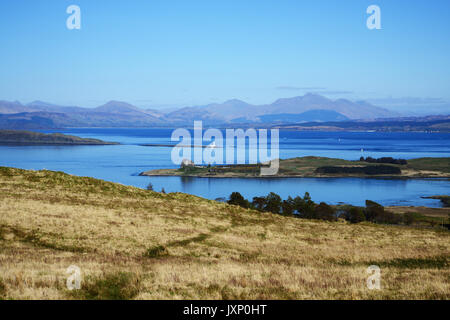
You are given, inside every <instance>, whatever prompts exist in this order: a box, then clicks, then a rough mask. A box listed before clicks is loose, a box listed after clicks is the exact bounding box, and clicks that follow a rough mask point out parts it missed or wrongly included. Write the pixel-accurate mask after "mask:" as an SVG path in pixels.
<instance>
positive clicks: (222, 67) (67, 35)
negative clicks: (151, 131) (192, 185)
mask: <svg viewBox="0 0 450 320" xmlns="http://www.w3.org/2000/svg"><path fill="white" fill-rule="evenodd" d="M71 4H76V5H78V6H80V8H81V30H68V29H67V28H66V19H67V17H68V16H69V15H68V14H67V13H66V8H67V7H68V6H69V5H71ZM371 4H377V5H378V6H380V8H381V26H382V29H381V30H369V29H367V27H366V19H367V17H368V14H367V13H366V9H367V7H368V6H369V5H371ZM0 39H1V44H2V46H1V50H0V100H19V101H21V102H23V103H27V102H30V101H32V100H44V101H49V102H53V103H57V104H64V105H81V106H97V105H100V104H102V103H105V102H106V101H108V100H123V101H128V102H130V103H133V104H135V105H138V106H141V107H157V108H162V107H175V106H185V105H202V104H207V103H211V102H222V101H225V100H228V99H231V98H238V99H242V100H245V101H247V102H250V103H255V104H263V103H270V102H272V101H273V100H275V99H277V98H280V97H291V96H297V95H303V94H304V93H306V92H317V93H321V94H323V95H325V96H327V97H330V98H334V99H337V98H348V99H352V100H356V99H365V100H369V101H374V102H375V101H376V102H377V104H379V105H384V106H389V107H392V108H393V109H396V110H399V111H413V112H417V113H430V112H431V110H432V111H433V112H434V113H437V112H440V113H450V104H449V101H450V1H446V0H443V1H438V0H436V1H424V0H414V1H403V0H396V1H365V0H346V1H339V0H330V1H320V0H318V1H312V0H311V1H300V0H293V1H283V0H279V1H264V0H258V1H256V0H240V1H232V0H226V1H225V0H214V1H213V0H209V1H194V0H193V1H186V0H180V1H170V0H165V1H148V0H147V1H144V0H142V1H138V0H136V1H124V0H115V1H106V0H95V1H92V0H71V1H65V0H58V1H55V0H33V1H31V0H29V1H25V0H15V1H1V2H0Z"/></svg>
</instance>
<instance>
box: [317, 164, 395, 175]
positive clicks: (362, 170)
mask: <svg viewBox="0 0 450 320" xmlns="http://www.w3.org/2000/svg"><path fill="white" fill-rule="evenodd" d="M316 173H322V174H338V173H339V174H341V173H344V174H367V175H375V174H401V173H402V171H401V170H400V168H398V167H394V166H388V165H377V166H365V167H335V166H324V167H319V168H317V169H316Z"/></svg>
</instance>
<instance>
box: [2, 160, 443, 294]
mask: <svg viewBox="0 0 450 320" xmlns="http://www.w3.org/2000/svg"><path fill="white" fill-rule="evenodd" d="M0 191H1V192H0V298H3V299H449V298H450V295H449V294H450V283H449V282H448V279H449V276H450V271H449V270H450V269H449V268H448V266H449V261H448V260H449V259H448V257H449V252H450V251H449V250H450V247H449V244H450V241H449V240H450V238H449V233H448V231H438V230H432V229H414V228H409V227H396V226H383V225H375V224H370V223H360V224H356V225H355V224H348V223H345V222H320V221H313V220H305V219H296V218H291V217H283V216H280V215H273V214H270V213H259V212H256V211H252V210H245V209H242V208H239V207H236V206H230V205H227V204H224V203H219V202H215V201H209V200H205V199H202V198H198V197H195V196H191V195H187V194H181V193H174V194H161V193H157V192H153V191H146V190H142V189H138V188H134V187H127V186H123V185H120V184H114V183H110V182H105V181H101V180H96V179H92V178H83V177H75V176H70V175H67V174H64V173H62V172H51V171H45V170H44V171H25V170H20V169H13V168H4V167H3V168H0ZM373 264H375V265H378V266H380V268H381V275H382V276H381V290H369V289H368V288H367V287H366V280H367V277H368V274H367V273H366V269H367V267H368V266H369V265H373ZM71 265H74V266H77V267H79V268H80V270H81V275H82V282H81V289H79V290H73V291H69V290H68V289H67V287H66V280H67V277H68V274H67V273H66V270H67V268H68V267H69V266H71Z"/></svg>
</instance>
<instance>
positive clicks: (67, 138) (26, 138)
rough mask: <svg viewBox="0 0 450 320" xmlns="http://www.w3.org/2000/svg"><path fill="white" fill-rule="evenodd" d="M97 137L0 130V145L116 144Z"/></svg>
mask: <svg viewBox="0 0 450 320" xmlns="http://www.w3.org/2000/svg"><path fill="white" fill-rule="evenodd" d="M116 144H118V143H117V142H106V141H102V140H99V139H92V138H80V137H76V136H71V135H65V134H62V133H51V134H45V133H40V132H33V131H18V130H0V145H116Z"/></svg>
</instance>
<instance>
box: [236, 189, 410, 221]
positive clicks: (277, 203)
mask: <svg viewBox="0 0 450 320" xmlns="http://www.w3.org/2000/svg"><path fill="white" fill-rule="evenodd" d="M227 203H228V204H233V205H238V206H240V207H243V208H248V209H255V210H258V211H262V212H271V213H275V214H281V215H284V216H291V217H295V218H304V219H319V220H326V221H337V220H338V218H343V219H345V220H347V221H349V222H351V223H359V222H363V221H370V222H375V223H386V224H400V223H404V224H408V225H409V224H411V223H413V222H414V217H413V216H411V215H404V216H403V217H402V216H397V215H395V214H393V213H392V212H390V211H386V210H385V209H384V207H383V206H382V205H380V204H378V203H376V202H374V201H371V200H366V206H365V208H363V207H355V206H351V205H348V206H340V207H339V208H335V207H332V206H330V205H328V204H326V203H325V202H321V203H319V204H316V203H315V202H314V201H312V200H311V196H310V195H309V193H308V192H306V193H305V194H304V196H303V197H300V196H297V197H295V198H292V197H288V198H287V199H286V200H282V199H281V197H280V196H279V195H278V194H276V193H274V192H271V193H269V194H268V195H267V196H265V197H254V198H253V201H251V202H250V201H248V200H247V199H245V198H244V197H243V196H242V195H241V194H240V193H239V192H233V193H232V194H231V195H230V198H229V200H228V201H227Z"/></svg>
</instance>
